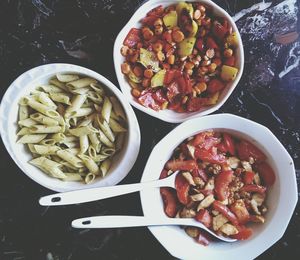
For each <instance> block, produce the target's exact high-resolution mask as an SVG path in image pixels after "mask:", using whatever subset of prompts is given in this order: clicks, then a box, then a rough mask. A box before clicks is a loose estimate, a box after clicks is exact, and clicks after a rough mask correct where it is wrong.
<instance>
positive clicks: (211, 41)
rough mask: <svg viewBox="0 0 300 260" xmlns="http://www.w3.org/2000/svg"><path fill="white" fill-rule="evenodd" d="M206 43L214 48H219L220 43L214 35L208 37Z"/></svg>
mask: <svg viewBox="0 0 300 260" xmlns="http://www.w3.org/2000/svg"><path fill="white" fill-rule="evenodd" d="M206 45H207V47H209V48H212V49H218V48H219V47H218V44H216V42H215V40H214V39H213V38H212V37H209V36H208V37H207V39H206Z"/></svg>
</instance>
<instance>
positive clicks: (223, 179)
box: [215, 171, 233, 201]
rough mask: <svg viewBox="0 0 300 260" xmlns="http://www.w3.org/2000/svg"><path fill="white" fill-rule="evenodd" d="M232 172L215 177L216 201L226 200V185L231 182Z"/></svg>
mask: <svg viewBox="0 0 300 260" xmlns="http://www.w3.org/2000/svg"><path fill="white" fill-rule="evenodd" d="M232 179H233V171H223V172H221V173H219V174H218V175H217V176H216V179H215V192H216V195H217V198H218V200H220V201H223V200H226V199H227V198H228V196H229V189H228V185H229V184H230V183H231V182H232Z"/></svg>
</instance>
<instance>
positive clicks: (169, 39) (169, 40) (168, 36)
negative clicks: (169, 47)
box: [162, 31, 172, 43]
mask: <svg viewBox="0 0 300 260" xmlns="http://www.w3.org/2000/svg"><path fill="white" fill-rule="evenodd" d="M162 38H163V39H164V40H165V41H166V42H167V43H172V34H171V33H170V32H168V31H166V32H164V33H163V34H162Z"/></svg>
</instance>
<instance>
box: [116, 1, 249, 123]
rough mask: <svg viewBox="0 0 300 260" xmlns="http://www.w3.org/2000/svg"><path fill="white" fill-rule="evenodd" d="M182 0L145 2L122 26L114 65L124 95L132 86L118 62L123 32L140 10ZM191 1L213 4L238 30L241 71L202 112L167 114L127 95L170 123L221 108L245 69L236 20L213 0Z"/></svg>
mask: <svg viewBox="0 0 300 260" xmlns="http://www.w3.org/2000/svg"><path fill="white" fill-rule="evenodd" d="M180 1H181V0H151V1H147V2H145V3H144V4H142V5H141V6H140V7H139V8H138V9H137V10H136V11H135V13H134V14H133V16H132V17H131V18H130V20H129V21H128V22H127V24H126V25H125V26H124V27H123V28H122V30H121V31H120V32H119V34H118V36H117V37H116V40H115V43H114V50H113V57H114V66H115V72H116V75H117V79H118V82H119V85H120V88H121V91H122V92H123V93H124V95H126V96H127V94H126V90H128V89H129V88H130V86H129V84H128V82H127V81H126V80H125V78H124V75H123V74H122V72H121V69H120V65H121V64H119V63H118V57H120V56H121V53H120V49H121V47H122V43H123V40H124V36H123V34H125V32H128V31H129V30H130V29H131V28H132V26H131V24H134V23H135V22H136V20H137V19H138V17H139V13H140V12H144V14H145V13H147V11H150V10H151V9H152V8H153V5H154V4H165V3H174V2H180ZM190 2H203V3H206V4H207V5H210V6H212V7H213V8H214V9H215V10H217V11H218V12H220V13H222V15H223V16H225V17H226V18H227V19H228V20H229V21H230V23H231V25H232V26H233V31H234V32H237V35H238V39H239V42H240V46H239V48H238V49H237V50H238V52H239V56H240V68H239V72H238V74H237V77H236V79H235V80H234V81H233V82H232V83H229V84H231V86H227V89H228V91H227V93H226V95H224V97H223V98H222V100H219V101H218V103H217V104H216V105H213V106H211V107H208V108H207V109H205V110H203V111H201V112H199V111H198V112H189V113H177V112H174V111H171V110H170V111H168V113H167V114H166V113H165V112H166V111H165V110H160V111H155V110H153V109H151V108H147V107H144V106H143V105H141V104H139V103H138V102H137V101H135V100H134V99H133V97H132V95H131V94H130V95H131V96H129V97H127V98H128V99H129V103H130V104H131V105H132V106H134V107H135V108H137V109H139V110H141V111H142V112H144V113H146V114H148V115H150V116H153V117H155V118H158V119H160V120H162V121H165V122H169V123H182V122H184V121H186V120H188V119H192V118H195V117H199V116H204V115H208V114H211V113H213V112H215V111H216V110H218V109H220V108H221V106H223V104H224V103H225V102H226V101H227V100H228V98H229V96H230V95H231V93H232V92H233V91H234V89H235V88H236V86H237V85H238V83H239V81H240V79H241V77H242V74H243V70H244V47H243V42H242V38H241V35H240V33H239V30H238V28H237V26H236V24H235V21H234V20H233V19H232V17H231V16H230V15H229V14H228V13H227V12H226V11H225V10H224V9H223V8H222V7H220V6H219V5H217V4H216V3H214V2H212V1H211V0H200V1H199V0H191V1H190ZM150 7H151V8H150Z"/></svg>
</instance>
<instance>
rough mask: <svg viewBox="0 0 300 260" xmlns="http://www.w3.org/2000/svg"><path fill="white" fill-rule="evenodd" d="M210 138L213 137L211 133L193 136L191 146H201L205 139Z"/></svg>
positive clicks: (206, 132)
mask: <svg viewBox="0 0 300 260" xmlns="http://www.w3.org/2000/svg"><path fill="white" fill-rule="evenodd" d="M212 136H214V132H213V131H204V132H201V133H199V134H196V135H195V136H194V139H193V140H192V144H193V146H198V145H202V144H203V143H204V141H205V139H206V138H207V137H212Z"/></svg>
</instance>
